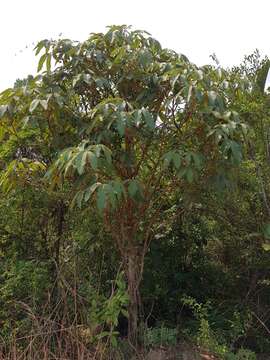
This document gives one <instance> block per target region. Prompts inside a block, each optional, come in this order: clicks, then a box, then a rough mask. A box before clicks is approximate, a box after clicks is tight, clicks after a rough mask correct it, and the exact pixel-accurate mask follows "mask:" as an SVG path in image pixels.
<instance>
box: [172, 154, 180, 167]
mask: <svg viewBox="0 0 270 360" xmlns="http://www.w3.org/2000/svg"><path fill="white" fill-rule="evenodd" d="M172 160H173V164H174V166H175V168H176V169H179V168H180V165H181V156H180V155H179V153H177V152H176V153H174V154H173V156H172Z"/></svg>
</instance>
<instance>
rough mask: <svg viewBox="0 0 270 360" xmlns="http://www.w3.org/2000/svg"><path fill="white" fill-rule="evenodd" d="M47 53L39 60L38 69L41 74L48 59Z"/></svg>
mask: <svg viewBox="0 0 270 360" xmlns="http://www.w3.org/2000/svg"><path fill="white" fill-rule="evenodd" d="M47 55H48V54H47V53H45V54H43V55H42V56H41V57H40V59H39V62H38V68H37V71H38V72H39V71H40V70H41V69H42V67H43V65H44V62H45V60H46V58H47Z"/></svg>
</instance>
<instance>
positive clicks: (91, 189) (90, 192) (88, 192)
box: [84, 182, 101, 202]
mask: <svg viewBox="0 0 270 360" xmlns="http://www.w3.org/2000/svg"><path fill="white" fill-rule="evenodd" d="M100 185H101V183H99V182H97V183H95V184H93V185H91V186H90V187H89V188H87V189H86V191H85V192H84V201H85V202H87V201H88V200H89V199H90V197H91V196H92V195H93V193H94V192H95V191H96V189H97V188H98V187H99V186H100Z"/></svg>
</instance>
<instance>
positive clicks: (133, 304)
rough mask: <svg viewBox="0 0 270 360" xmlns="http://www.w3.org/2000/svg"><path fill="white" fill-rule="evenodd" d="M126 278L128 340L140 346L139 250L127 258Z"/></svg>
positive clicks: (130, 252) (130, 253) (134, 250)
mask: <svg viewBox="0 0 270 360" xmlns="http://www.w3.org/2000/svg"><path fill="white" fill-rule="evenodd" d="M125 272H126V278H127V283H128V296H129V305H128V315H129V319H128V339H129V342H130V343H131V344H132V345H133V346H135V347H136V346H137V344H138V323H139V308H140V292H139V285H140V281H141V276H140V275H141V271H140V257H139V255H138V254H137V249H136V248H135V247H134V248H133V249H131V250H130V251H129V253H128V255H127V258H126V267H125Z"/></svg>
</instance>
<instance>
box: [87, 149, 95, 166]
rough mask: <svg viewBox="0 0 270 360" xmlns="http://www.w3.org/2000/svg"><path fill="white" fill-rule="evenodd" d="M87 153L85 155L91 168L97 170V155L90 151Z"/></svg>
mask: <svg viewBox="0 0 270 360" xmlns="http://www.w3.org/2000/svg"><path fill="white" fill-rule="evenodd" d="M87 154H88V155H87V157H88V159H89V161H90V164H91V166H92V168H93V170H97V168H98V158H97V156H96V155H95V154H94V153H92V152H90V151H88V152H87Z"/></svg>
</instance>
